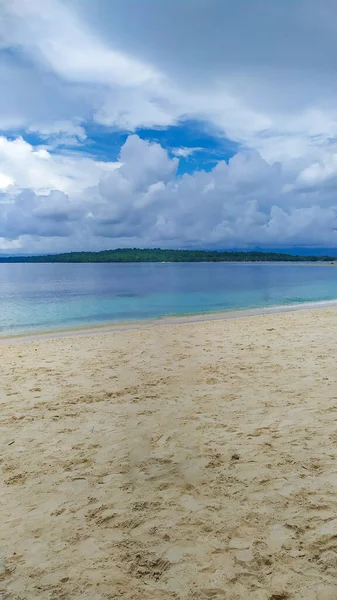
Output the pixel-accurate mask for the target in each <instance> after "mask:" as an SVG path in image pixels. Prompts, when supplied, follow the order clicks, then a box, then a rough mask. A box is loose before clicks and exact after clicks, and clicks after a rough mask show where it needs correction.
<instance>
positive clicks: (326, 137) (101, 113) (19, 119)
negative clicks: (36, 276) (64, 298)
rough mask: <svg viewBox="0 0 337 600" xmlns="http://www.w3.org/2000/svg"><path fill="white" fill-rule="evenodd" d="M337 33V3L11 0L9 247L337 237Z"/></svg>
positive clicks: (4, 157)
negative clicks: (336, 75) (336, 105)
mask: <svg viewBox="0 0 337 600" xmlns="http://www.w3.org/2000/svg"><path fill="white" fill-rule="evenodd" d="M336 34H337V7H336V4H335V2H334V1H333V0H325V2H324V6H323V7H322V6H319V5H318V3H317V2H315V1H314V0H291V1H290V0H285V1H284V2H282V3H280V2H278V3H276V2H275V3H271V2H269V0H261V1H259V2H258V3H252V2H250V0H237V1H236V2H232V1H231V0H181V1H180V2H172V1H171V0H170V1H167V2H165V1H163V2H160V3H159V2H158V1H157V0H142V2H139V0H96V1H95V2H92V1H91V0H67V2H65V1H64V0H43V1H42V0H4V2H2V3H1V6H0V39H1V44H0V78H1V82H2V90H1V95H0V251H1V252H7V253H8V252H26V251H27V252H45V251H48V252H50V251H53V252H57V251H64V250H72V249H74V250H76V249H102V248H113V247H116V246H142V247H144V246H158V245H160V246H163V247H191V248H193V247H205V248H238V247H240V248H242V247H245V248H250V247H252V248H255V247H261V248H263V247H277V248H282V247H284V248H292V247H296V248H306V247H308V246H310V247H315V248H329V247H330V248H335V247H337V203H336V200H335V198H336V191H337V189H336V188H337V145H336V140H337V109H336V108H335V97H336V92H337V89H335V88H336V87H337V82H336V79H335V76H334V75H335V71H336V66H337V65H336V64H335V63H336V61H337V58H336V57H337V53H336V39H337V35H336ZM285 40H286V43H284V41H285Z"/></svg>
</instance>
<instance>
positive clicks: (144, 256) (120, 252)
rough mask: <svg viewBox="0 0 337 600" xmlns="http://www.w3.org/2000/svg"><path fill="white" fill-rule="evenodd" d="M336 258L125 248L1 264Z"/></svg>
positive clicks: (1, 260)
mask: <svg viewBox="0 0 337 600" xmlns="http://www.w3.org/2000/svg"><path fill="white" fill-rule="evenodd" d="M335 260H336V258H335V257H334V256H298V255H297V256H294V255H292V254H283V253H281V252H263V251H250V252H243V251H226V252H220V251H219V252H218V251H216V250H162V249H160V248H152V249H150V248H147V249H146V248H145V249H139V248H122V249H120V248H119V249H116V250H103V251H101V252H66V253H63V254H48V255H39V256H7V257H6V256H3V257H0V263H100V262H104V263H106V262H113V263H135V262H136V263H137V262H266V261H268V262H333V261H335Z"/></svg>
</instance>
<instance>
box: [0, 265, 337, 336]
mask: <svg viewBox="0 0 337 600" xmlns="http://www.w3.org/2000/svg"><path fill="white" fill-rule="evenodd" d="M336 299H337V267H333V266H329V265H327V266H316V265H315V266H307V265H301V264H286V263H285V264H282V263H264V264H248V263H246V264H245V263H182V264H177V263H155V264H146V263H142V264H0V334H1V335H6V334H20V333H30V332H40V331H50V330H57V329H65V328H76V327H82V326H86V325H98V324H103V323H109V322H114V321H138V320H144V319H152V318H158V317H163V316H167V315H186V314H197V313H206V312H217V311H226V310H233V309H245V308H257V307H265V306H278V305H286V304H297V303H305V302H316V301H329V300H336Z"/></svg>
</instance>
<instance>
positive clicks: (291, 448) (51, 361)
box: [0, 307, 337, 600]
mask: <svg viewBox="0 0 337 600" xmlns="http://www.w3.org/2000/svg"><path fill="white" fill-rule="evenodd" d="M336 356H337V308H333V307H331V308H327V309H321V310H310V311H309V310H308V311H301V312H285V313H280V314H267V315H255V316H249V317H248V316H247V317H242V318H235V319H226V320H214V321H204V322H190V323H185V324H182V323H177V324H161V325H158V326H156V327H150V326H149V327H145V328H143V329H140V330H125V331H101V332H99V333H95V334H87V335H76V336H68V337H64V338H63V337H57V338H46V339H39V340H37V339H36V340H33V339H29V338H27V340H26V341H23V342H17V341H16V342H15V343H14V342H13V343H8V344H7V343H6V344H1V346H0V364H1V380H0V381H1V388H0V402H1V435H0V443H1V467H2V476H3V477H2V485H1V491H0V494H1V515H0V516H1V534H0V540H1V541H0V597H1V598H2V599H3V600H9V599H10V600H12V599H13V600H14V599H15V600H36V599H41V600H84V599H88V600H105V599H109V600H112V599H119V598H123V599H125V600H141V599H142V600H143V599H144V600H168V599H172V600H173V599H174V600H180V599H181V600H209V599H212V600H223V599H226V600H239V599H240V600H241V599H242V600H244V599H245V600H246V599H249V600H287V599H294V600H300V599H302V600H336V599H337V460H336V459H337V420H336V418H337V371H336Z"/></svg>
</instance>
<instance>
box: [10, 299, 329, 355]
mask: <svg viewBox="0 0 337 600" xmlns="http://www.w3.org/2000/svg"><path fill="white" fill-rule="evenodd" d="M334 306H337V299H335V300H318V301H315V302H303V303H300V304H284V305H275V306H264V307H258V308H242V309H229V310H227V311H219V312H208V313H197V314H189V315H167V316H164V317H157V318H156V317H154V318H150V319H146V320H143V321H142V320H140V321H116V322H113V321H108V322H105V323H102V324H101V325H91V324H89V323H88V325H87V326H83V327H78V328H77V327H76V328H75V327H74V328H72V327H71V328H65V329H60V330H58V329H56V330H51V331H41V332H34V333H18V334H13V335H10V334H9V335H8V333H4V335H2V334H0V345H1V344H11V343H19V342H30V341H37V340H43V339H55V338H67V337H79V336H84V335H95V334H97V333H113V332H118V331H133V330H134V331H138V330H144V329H145V330H147V329H150V328H153V327H158V326H161V325H185V324H189V323H204V322H212V321H222V320H226V319H240V318H243V317H254V316H255V317H257V316H263V315H268V314H279V313H287V312H297V311H305V310H310V311H311V310H320V309H324V308H333V307H334Z"/></svg>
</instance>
